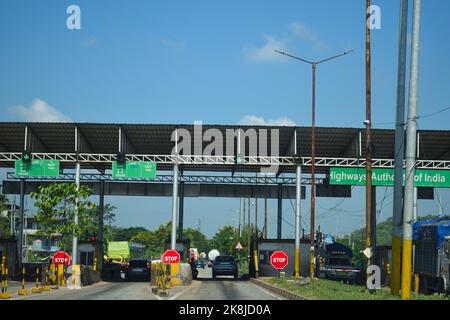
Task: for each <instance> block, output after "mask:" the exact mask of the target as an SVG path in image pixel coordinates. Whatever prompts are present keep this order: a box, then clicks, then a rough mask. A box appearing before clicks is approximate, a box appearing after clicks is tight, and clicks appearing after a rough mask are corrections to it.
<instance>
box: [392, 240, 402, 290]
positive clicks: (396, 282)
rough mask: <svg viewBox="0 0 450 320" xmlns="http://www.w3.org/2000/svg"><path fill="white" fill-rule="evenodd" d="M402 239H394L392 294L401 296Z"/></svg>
mask: <svg viewBox="0 0 450 320" xmlns="http://www.w3.org/2000/svg"><path fill="white" fill-rule="evenodd" d="M401 248H402V247H401V237H400V236H393V237H392V266H391V294H393V295H399V294H400V268H401V263H400V261H401V258H402V252H401Z"/></svg>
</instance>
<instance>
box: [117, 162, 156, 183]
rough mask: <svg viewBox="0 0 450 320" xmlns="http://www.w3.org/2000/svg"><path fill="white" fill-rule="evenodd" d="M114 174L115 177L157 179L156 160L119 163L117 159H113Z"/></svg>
mask: <svg viewBox="0 0 450 320" xmlns="http://www.w3.org/2000/svg"><path fill="white" fill-rule="evenodd" d="M112 174H113V177H115V178H131V179H155V178H156V162H152V161H127V162H126V163H117V161H113V165H112Z"/></svg>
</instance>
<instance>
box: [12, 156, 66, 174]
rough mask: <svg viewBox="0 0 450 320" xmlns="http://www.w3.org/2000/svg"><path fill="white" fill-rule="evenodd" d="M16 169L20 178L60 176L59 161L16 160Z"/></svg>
mask: <svg viewBox="0 0 450 320" xmlns="http://www.w3.org/2000/svg"><path fill="white" fill-rule="evenodd" d="M15 167H16V176H18V177H39V176H45V177H57V176H59V160H30V161H22V160H16V164H15Z"/></svg>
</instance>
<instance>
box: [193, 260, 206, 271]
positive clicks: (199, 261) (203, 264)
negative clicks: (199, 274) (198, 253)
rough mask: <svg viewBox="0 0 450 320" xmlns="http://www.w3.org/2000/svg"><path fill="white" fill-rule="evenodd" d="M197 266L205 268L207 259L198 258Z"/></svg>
mask: <svg viewBox="0 0 450 320" xmlns="http://www.w3.org/2000/svg"><path fill="white" fill-rule="evenodd" d="M195 266H196V267H197V268H202V269H205V260H200V259H199V260H197V261H196V262H195Z"/></svg>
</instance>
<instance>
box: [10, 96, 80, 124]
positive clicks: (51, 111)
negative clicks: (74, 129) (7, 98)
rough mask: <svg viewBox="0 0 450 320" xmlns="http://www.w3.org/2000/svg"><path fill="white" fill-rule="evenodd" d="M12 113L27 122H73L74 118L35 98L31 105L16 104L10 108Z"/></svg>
mask: <svg viewBox="0 0 450 320" xmlns="http://www.w3.org/2000/svg"><path fill="white" fill-rule="evenodd" d="M9 111H10V113H12V114H14V115H15V116H16V117H17V118H18V119H19V120H20V121H26V122H72V120H71V119H70V118H69V117H67V116H66V115H64V114H63V113H61V112H60V111H58V110H57V109H55V108H53V107H52V106H50V105H48V104H47V102H45V101H43V100H41V99H35V100H34V101H33V102H32V103H31V105H30V106H29V107H27V106H23V105H20V106H15V107H11V108H9Z"/></svg>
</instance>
